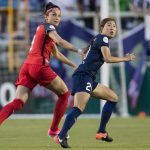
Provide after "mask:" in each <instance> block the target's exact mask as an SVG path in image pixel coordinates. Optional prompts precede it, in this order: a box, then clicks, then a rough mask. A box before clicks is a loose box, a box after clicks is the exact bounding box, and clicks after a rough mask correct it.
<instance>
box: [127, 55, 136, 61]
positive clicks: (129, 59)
mask: <svg viewBox="0 0 150 150" xmlns="http://www.w3.org/2000/svg"><path fill="white" fill-rule="evenodd" d="M126 58H127V61H132V60H135V58H136V56H135V55H134V53H131V54H130V53H128V54H126Z"/></svg>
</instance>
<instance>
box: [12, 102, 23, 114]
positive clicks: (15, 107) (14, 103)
mask: <svg viewBox="0 0 150 150" xmlns="http://www.w3.org/2000/svg"><path fill="white" fill-rule="evenodd" d="M13 105H14V111H18V110H20V109H21V108H22V107H23V106H24V102H23V100H21V99H14V100H13Z"/></svg>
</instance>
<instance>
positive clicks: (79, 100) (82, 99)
mask: <svg viewBox="0 0 150 150" xmlns="http://www.w3.org/2000/svg"><path fill="white" fill-rule="evenodd" d="M89 98H90V94H89V93H87V92H78V93H76V94H75V95H74V107H78V108H79V109H80V110H81V111H82V112H83V111H84V109H85V106H86V104H87V102H88V101H89Z"/></svg>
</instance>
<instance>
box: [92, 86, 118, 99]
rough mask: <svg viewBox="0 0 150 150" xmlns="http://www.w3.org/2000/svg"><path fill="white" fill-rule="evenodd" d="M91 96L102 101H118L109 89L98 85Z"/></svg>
mask: <svg viewBox="0 0 150 150" xmlns="http://www.w3.org/2000/svg"><path fill="white" fill-rule="evenodd" d="M91 96H93V97H95V98H98V99H104V100H108V101H112V102H117V101H118V96H117V95H116V93H115V92H114V91H113V90H111V89H110V88H108V87H106V86H105V85H102V84H98V85H97V86H96V88H95V89H94V90H93V92H92V93H91Z"/></svg>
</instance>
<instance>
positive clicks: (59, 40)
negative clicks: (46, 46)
mask: <svg viewBox="0 0 150 150" xmlns="http://www.w3.org/2000/svg"><path fill="white" fill-rule="evenodd" d="M57 44H58V45H59V46H61V47H63V45H64V40H63V39H62V38H60V39H58V40H57Z"/></svg>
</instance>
